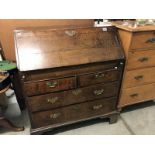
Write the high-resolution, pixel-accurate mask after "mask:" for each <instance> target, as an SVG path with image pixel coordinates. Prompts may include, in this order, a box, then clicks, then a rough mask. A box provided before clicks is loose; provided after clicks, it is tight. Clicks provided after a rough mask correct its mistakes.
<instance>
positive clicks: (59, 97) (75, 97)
mask: <svg viewBox="0 0 155 155" xmlns="http://www.w3.org/2000/svg"><path fill="white" fill-rule="evenodd" d="M118 90H119V82H112V83H109V84H98V85H93V86H89V87H84V88H79V89H73V90H69V91H64V92H58V93H50V94H47V95H40V96H33V97H28V98H27V101H28V105H29V110H30V111H33V112H34V111H40V110H48V109H51V108H57V107H62V106H65V105H70V104H75V103H81V102H85V101H91V100H95V99H100V98H105V97H112V96H117V94H118Z"/></svg>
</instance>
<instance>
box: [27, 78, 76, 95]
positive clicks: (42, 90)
mask: <svg viewBox="0 0 155 155" xmlns="http://www.w3.org/2000/svg"><path fill="white" fill-rule="evenodd" d="M75 87H76V78H75V77H69V78H63V79H55V80H45V81H36V82H26V83H24V91H25V93H26V95H28V96H33V95H39V94H46V93H50V92H55V91H60V90H68V89H73V88H75Z"/></svg>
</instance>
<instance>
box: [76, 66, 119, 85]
mask: <svg viewBox="0 0 155 155" xmlns="http://www.w3.org/2000/svg"><path fill="white" fill-rule="evenodd" d="M120 75H121V71H120V70H118V69H117V67H116V69H112V70H107V71H100V72H96V73H92V74H85V75H80V76H79V77H78V81H79V86H80V87H83V86H89V85H93V84H97V83H103V82H112V81H117V80H119V78H120Z"/></svg>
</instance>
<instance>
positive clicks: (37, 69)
mask: <svg viewBox="0 0 155 155" xmlns="http://www.w3.org/2000/svg"><path fill="white" fill-rule="evenodd" d="M15 46H16V59H17V66H18V69H19V77H20V81H19V84H20V83H21V85H22V90H21V91H23V92H24V97H25V99H26V105H27V108H28V111H29V116H30V121H31V134H42V133H43V132H46V131H49V130H51V129H53V128H56V127H60V126H63V125H67V124H72V123H75V122H80V121H84V120H89V119H93V118H97V117H99V118H100V117H101V118H102V117H107V118H109V119H110V123H114V122H116V121H117V114H118V112H117V103H118V96H119V90H120V84H121V78H122V73H123V68H124V54H123V51H122V48H121V46H120V43H119V40H118V37H117V29H116V28H115V27H103V28H95V27H83V28H82V27H81V28H78V27H68V28H52V27H51V28H50V27H48V28H27V29H26V28H25V29H20V30H15Z"/></svg>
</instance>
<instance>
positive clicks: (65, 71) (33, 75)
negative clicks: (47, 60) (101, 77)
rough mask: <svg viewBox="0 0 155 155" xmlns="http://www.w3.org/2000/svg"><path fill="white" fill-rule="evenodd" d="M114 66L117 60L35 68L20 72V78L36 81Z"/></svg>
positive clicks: (116, 65)
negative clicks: (51, 67) (64, 66)
mask: <svg viewBox="0 0 155 155" xmlns="http://www.w3.org/2000/svg"><path fill="white" fill-rule="evenodd" d="M115 67H118V68H119V67H120V62H119V61H114V62H107V63H95V64H94V63H93V64H89V65H88V64H87V65H82V66H73V67H69V68H57V69H56V70H55V69H44V71H42V70H35V71H33V72H24V73H21V78H22V79H23V80H24V82H26V81H37V80H43V79H49V78H51V79H52V78H53V79H56V78H60V77H64V76H66V77H70V76H75V75H78V74H85V73H93V72H100V71H104V70H110V69H114V68H115Z"/></svg>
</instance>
